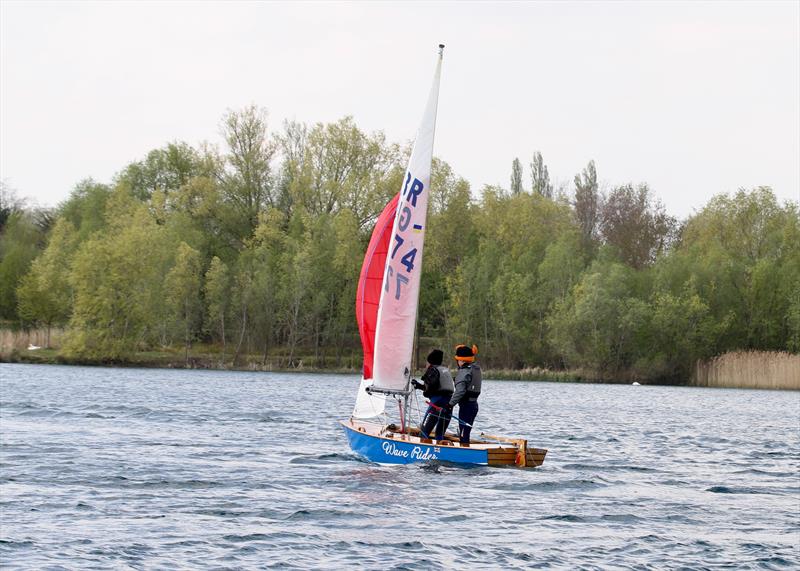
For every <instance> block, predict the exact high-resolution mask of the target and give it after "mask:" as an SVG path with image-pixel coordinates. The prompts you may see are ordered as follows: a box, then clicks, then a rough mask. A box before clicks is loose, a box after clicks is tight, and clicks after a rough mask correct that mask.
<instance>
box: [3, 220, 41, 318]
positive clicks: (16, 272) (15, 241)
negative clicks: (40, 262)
mask: <svg viewBox="0 0 800 571" xmlns="http://www.w3.org/2000/svg"><path fill="white" fill-rule="evenodd" d="M43 239H44V236H43V235H42V232H41V230H40V229H39V227H38V226H37V225H36V223H35V221H34V219H33V217H32V216H31V214H30V212H28V211H25V210H22V211H16V212H13V213H12V214H11V215H10V216H9V217H8V220H7V221H6V224H5V227H4V228H3V232H2V234H0V319H8V320H15V319H17V306H18V300H17V286H18V285H19V281H20V279H21V278H22V276H24V275H25V274H27V273H28V270H29V269H30V266H31V263H32V262H33V260H34V258H36V256H38V255H39V253H40V252H41V247H42V245H43V244H42V242H43Z"/></svg>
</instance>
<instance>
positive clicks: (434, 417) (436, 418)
mask: <svg viewBox="0 0 800 571" xmlns="http://www.w3.org/2000/svg"><path fill="white" fill-rule="evenodd" d="M449 401H450V397H449V396H437V397H431V404H435V405H436V406H438V407H440V410H436V409H435V408H433V407H432V406H429V407H428V410H427V411H426V412H425V416H424V417H423V419H422V424H421V425H420V427H419V429H420V431H421V432H422V435H423V436H424V437H425V438H430V437H431V434H433V431H434V428H435V430H436V440H442V439H443V438H444V433H445V431H446V430H447V427H448V425H449V424H450V418H451V417H452V416H453V409H449V408H447V403H448V402H449Z"/></svg>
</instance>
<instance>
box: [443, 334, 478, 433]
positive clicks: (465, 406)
mask: <svg viewBox="0 0 800 571" xmlns="http://www.w3.org/2000/svg"><path fill="white" fill-rule="evenodd" d="M477 354H478V348H477V347H476V346H475V345H473V346H472V347H471V348H470V347H467V346H466V345H459V346H457V347H456V355H455V359H456V362H457V363H458V371H457V372H456V379H455V391H454V392H453V396H452V397H450V402H449V403H448V405H449V407H450V408H451V409H452V408H453V407H454V406H455V405H458V421H459V422H458V434H459V440H460V441H461V443H462V444H469V436H470V432H472V426H471V425H472V424H473V423H474V422H475V417H476V416H477V415H478V396H479V395H480V394H481V368H480V366H479V365H478V363H476V362H475V355H477Z"/></svg>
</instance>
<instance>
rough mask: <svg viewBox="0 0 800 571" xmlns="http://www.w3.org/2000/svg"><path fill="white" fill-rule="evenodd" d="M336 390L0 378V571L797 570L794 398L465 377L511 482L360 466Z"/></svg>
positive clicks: (245, 377)
mask: <svg viewBox="0 0 800 571" xmlns="http://www.w3.org/2000/svg"><path fill="white" fill-rule="evenodd" d="M357 385H358V379H357V378H356V377H355V376H342V375H304V374H279V373H274V374H267V373H242V372H210V371H171V370H142V369H113V368H85V367H56V366H34V365H9V364H4V365H0V391H1V393H2V394H1V395H0V433H1V436H2V449H1V452H0V462H2V464H0V515H1V516H2V520H1V524H0V564H2V567H3V568H4V569H46V568H49V569H62V568H68V569H78V568H81V569H109V568H132V569H156V568H157V569H163V568H209V569H224V568H228V569H243V568H245V569H246V568H269V567H277V568H287V569H290V568H297V569H311V568H317V569H331V568H353V567H355V566H358V567H359V568H361V569H492V568H494V569H507V568H538V567H541V568H554V569H633V568H635V569H672V568H691V569H701V568H710V569H717V568H720V569H723V568H730V569H748V568H754V569H755V568H757V569H791V568H793V569H797V568H800V393H799V392H779V391H775V392H772V391H755V390H724V389H697V388H678V387H647V386H641V387H635V386H621V385H590V384H556V383H526V382H508V381H502V382H501V381H497V382H492V381H485V388H484V394H483V395H482V397H481V411H480V414H479V415H478V419H477V422H476V424H477V428H476V429H477V430H478V431H481V430H484V431H486V432H487V433H502V434H508V435H517V436H525V437H528V438H529V441H530V443H531V445H533V446H537V447H542V448H547V449H549V451H550V452H549V454H548V456H547V459H546V460H545V463H544V465H543V466H542V467H540V468H537V469H532V470H530V469H529V470H520V469H515V468H488V467H472V468H465V467H458V466H443V465H410V466H386V467H385V466H378V465H374V464H370V463H368V462H366V461H363V460H362V459H360V458H359V457H357V456H355V455H354V454H353V453H352V452H351V451H350V449H349V447H348V445H347V441H346V439H345V436H344V434H343V432H342V429H341V428H340V426H339V425H338V422H337V421H338V420H340V419H343V418H346V417H347V416H348V415H349V413H350V410H351V408H352V405H353V401H354V395H355V391H356V388H357Z"/></svg>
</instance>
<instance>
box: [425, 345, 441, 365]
mask: <svg viewBox="0 0 800 571" xmlns="http://www.w3.org/2000/svg"><path fill="white" fill-rule="evenodd" d="M443 358H444V353H443V352H442V351H441V350H439V349H434V350H433V351H431V352H430V354H429V355H428V363H430V364H431V365H435V366H437V367H438V366H439V365H441V364H442V359H443Z"/></svg>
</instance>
